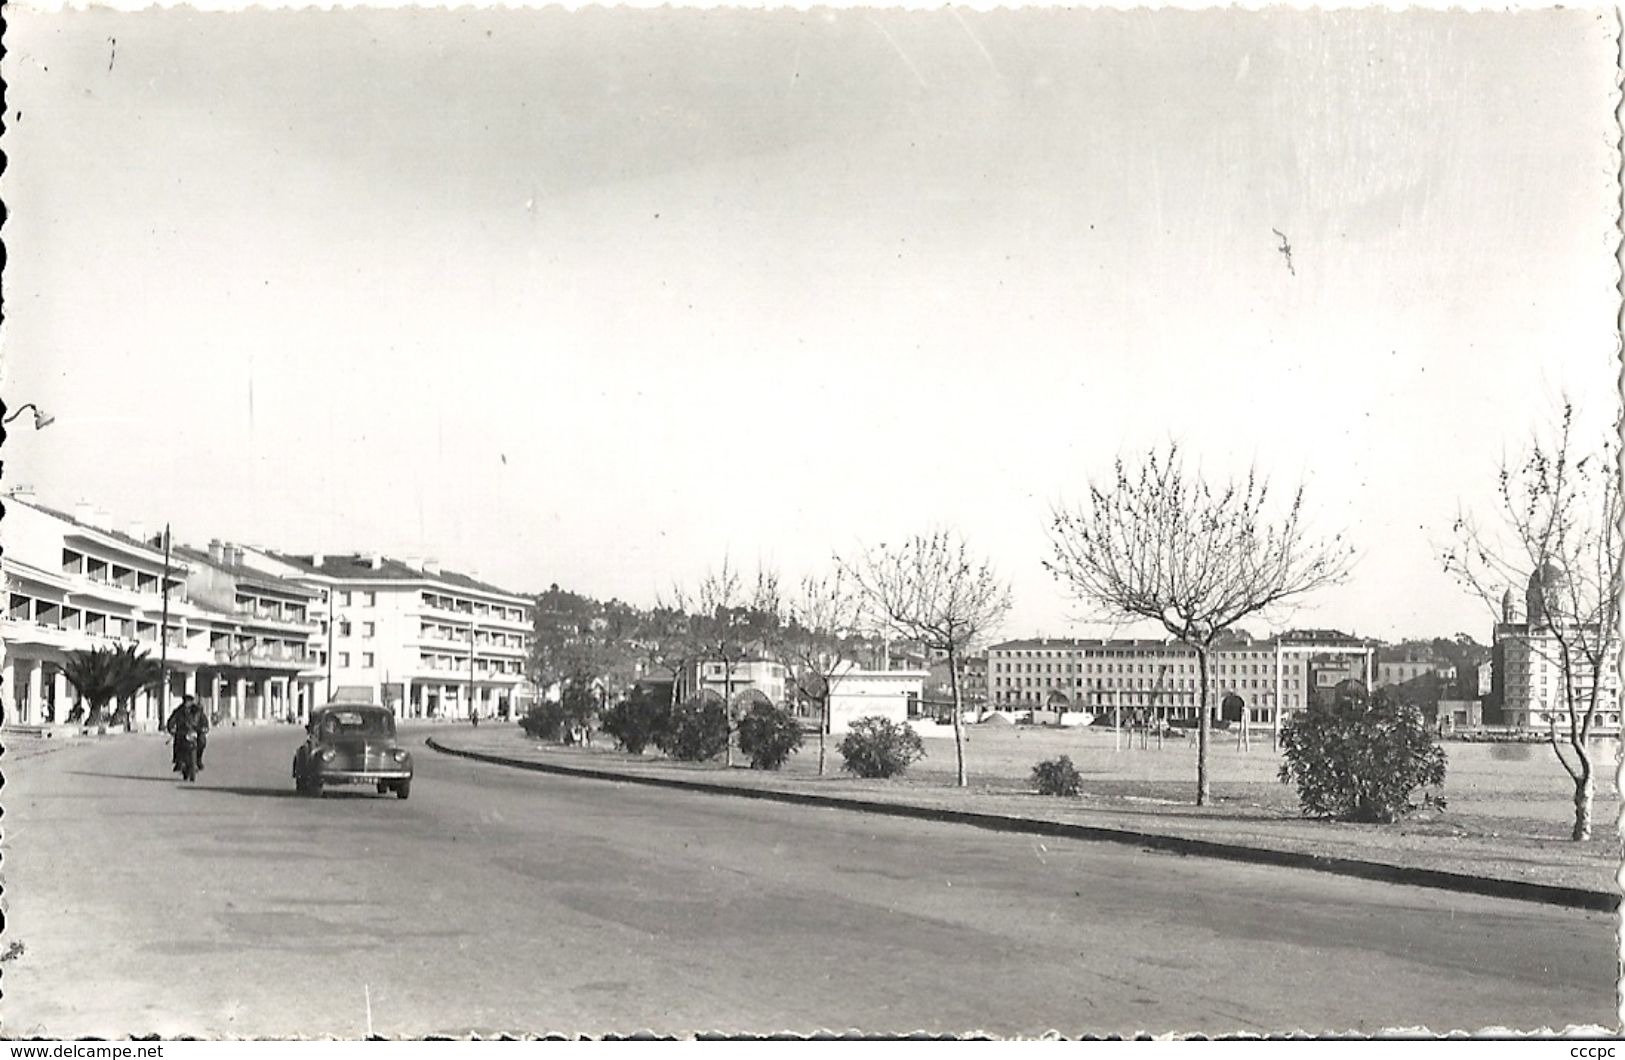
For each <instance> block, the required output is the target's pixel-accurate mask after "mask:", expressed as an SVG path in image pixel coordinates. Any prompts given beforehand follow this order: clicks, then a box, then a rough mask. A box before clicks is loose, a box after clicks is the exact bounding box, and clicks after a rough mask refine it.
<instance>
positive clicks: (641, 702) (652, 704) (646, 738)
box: [598, 688, 671, 755]
mask: <svg viewBox="0 0 1625 1060" xmlns="http://www.w3.org/2000/svg"><path fill="white" fill-rule="evenodd" d="M670 724H671V701H670V700H669V699H668V698H667V697H666V696H665V695H663V694H662V693H660V692H657V691H650V690H648V689H643V688H634V689H633V690H632V691H631V692H630V693H629V694H628V695H627V697H626V698H625V699H623V700H621V701H620V702H619V703H616V704H615V705H614V706H612V707H610V708H609V709H608V710H606V711H604V714H603V717H602V718H601V719H600V720H599V722H598V727H599V728H600V729H602V730H603V731H604V732H607V733H609V735H610V738H611V739H613V740H614V741H615V742H616V743H618V744H620V746H621V749H622V750H624V751H626V752H628V753H630V754H635V755H640V754H642V753H643V751H644V748H646V747H648V746H649V745H650V744H654V745H656V746H658V745H659V744H660V739H661V734H662V733H664V732H665V731H666V728H667V726H669V725H670Z"/></svg>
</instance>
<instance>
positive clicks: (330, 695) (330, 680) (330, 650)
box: [327, 585, 335, 703]
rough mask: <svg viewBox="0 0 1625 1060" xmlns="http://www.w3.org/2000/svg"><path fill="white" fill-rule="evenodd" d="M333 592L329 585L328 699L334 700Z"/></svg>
mask: <svg viewBox="0 0 1625 1060" xmlns="http://www.w3.org/2000/svg"><path fill="white" fill-rule="evenodd" d="M333 593H334V589H333V587H332V586H331V585H329V586H328V587H327V701H328V702H329V703H331V702H333V621H334V617H335V612H334V610H333Z"/></svg>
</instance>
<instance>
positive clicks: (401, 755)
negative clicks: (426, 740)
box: [390, 747, 412, 762]
mask: <svg viewBox="0 0 1625 1060" xmlns="http://www.w3.org/2000/svg"><path fill="white" fill-rule="evenodd" d="M390 754H392V755H394V756H395V761H397V762H405V761H406V760H407V759H409V758H411V757H412V756H411V754H410V753H408V752H407V751H404V750H402V749H401V748H399V747H397V748H395V749H394V750H393V751H391V752H390Z"/></svg>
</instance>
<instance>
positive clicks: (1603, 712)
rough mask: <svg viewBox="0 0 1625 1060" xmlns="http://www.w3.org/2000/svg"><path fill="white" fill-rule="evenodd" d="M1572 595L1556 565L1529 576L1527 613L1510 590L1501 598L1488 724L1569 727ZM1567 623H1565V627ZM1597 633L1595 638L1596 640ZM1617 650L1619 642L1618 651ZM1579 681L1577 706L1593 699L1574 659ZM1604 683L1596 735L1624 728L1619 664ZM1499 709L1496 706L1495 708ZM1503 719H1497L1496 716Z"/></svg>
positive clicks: (1611, 667)
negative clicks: (1566, 659) (1566, 645)
mask: <svg viewBox="0 0 1625 1060" xmlns="http://www.w3.org/2000/svg"><path fill="white" fill-rule="evenodd" d="M1568 591H1569V582H1568V575H1567V573H1565V572H1564V570H1563V569H1562V568H1561V567H1559V566H1557V565H1556V564H1555V563H1551V562H1549V561H1548V562H1545V563H1542V564H1541V565H1540V567H1539V569H1537V570H1536V571H1534V572H1533V573H1531V574H1530V576H1529V580H1528V582H1527V583H1526V584H1525V586H1524V596H1523V599H1524V613H1523V614H1522V615H1520V614H1518V612H1517V599H1516V597H1515V595H1514V592H1513V590H1512V589H1511V588H1508V589H1507V591H1506V593H1505V594H1504V595H1503V596H1502V597H1501V622H1500V623H1499V624H1498V625H1497V626H1496V627H1495V642H1494V655H1493V659H1494V663H1493V666H1494V670H1493V673H1492V691H1491V698H1492V699H1493V700H1494V706H1493V707H1492V706H1491V705H1490V704H1486V709H1485V720H1486V721H1492V723H1493V722H1499V723H1500V724H1503V725H1507V726H1510V727H1512V728H1518V729H1533V730H1535V731H1537V732H1545V731H1547V730H1549V729H1550V728H1551V727H1552V726H1553V725H1556V726H1557V727H1558V729H1559V730H1560V731H1564V730H1567V728H1568V721H1569V719H1568V702H1569V700H1568V696H1567V695H1565V690H1564V685H1563V682H1564V676H1563V659H1562V653H1563V646H1562V642H1563V641H1564V640H1569V641H1570V642H1571V643H1572V637H1560V636H1559V634H1560V633H1565V632H1579V630H1578V629H1570V628H1569V626H1570V625H1572V623H1573V619H1572V617H1570V618H1565V611H1566V606H1565V601H1566V599H1567V594H1568ZM1566 623H1567V625H1566ZM1595 635H1596V634H1595V631H1593V636H1595ZM1613 650H1614V651H1615V652H1617V651H1618V647H1617V644H1616V645H1615V647H1614V649H1613ZM1571 672H1572V673H1573V674H1574V676H1575V679H1576V680H1577V681H1584V682H1585V683H1584V685H1583V687H1577V688H1576V689H1575V692H1576V693H1577V697H1576V702H1584V701H1586V700H1588V699H1589V696H1590V692H1591V685H1590V668H1589V667H1588V666H1585V665H1583V664H1582V663H1581V662H1580V660H1578V659H1576V660H1575V665H1574V666H1573V667H1572V668H1571ZM1603 680H1604V681H1605V682H1606V683H1605V685H1604V687H1603V691H1602V695H1601V697H1600V700H1601V703H1600V705H1599V707H1598V712H1597V716H1596V719H1595V721H1594V722H1593V731H1594V732H1598V731H1600V732H1618V731H1619V727H1620V706H1619V673H1618V667H1617V665H1616V664H1610V665H1609V666H1608V667H1607V672H1606V675H1605V676H1604V678H1603ZM1495 708H1498V710H1497V709H1495ZM1497 714H1498V715H1499V717H1496V716H1495V715H1497Z"/></svg>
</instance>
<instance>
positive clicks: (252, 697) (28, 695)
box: [0, 649, 322, 730]
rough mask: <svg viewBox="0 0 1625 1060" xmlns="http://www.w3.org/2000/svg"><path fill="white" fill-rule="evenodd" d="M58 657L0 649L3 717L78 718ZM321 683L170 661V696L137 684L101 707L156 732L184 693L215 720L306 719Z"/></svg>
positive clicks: (281, 671)
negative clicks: (135, 688) (136, 688)
mask: <svg viewBox="0 0 1625 1060" xmlns="http://www.w3.org/2000/svg"><path fill="white" fill-rule="evenodd" d="M64 662H65V656H64V655H63V654H61V653H56V652H50V651H47V652H29V651H26V650H17V649H13V650H11V651H9V652H7V655H6V661H5V668H4V671H3V674H0V678H3V681H4V684H3V685H0V688H3V690H4V699H3V700H0V705H3V706H4V717H3V719H0V720H3V722H4V723H5V724H11V725H53V724H54V725H63V724H69V723H70V722H72V721H76V720H79V719H81V718H82V717H83V716H84V715H83V713H81V714H78V715H75V713H74V709H75V708H76V707H77V708H80V709H81V711H87V710H88V705H87V704H85V703H83V701H82V700H81V698H80V697H79V695H78V693H77V692H76V691H75V690H74V687H73V685H72V684H71V683H70V682H69V681H68V677H67V674H66V673H65V672H64V671H63V663H64ZM321 685H322V682H321V680H320V678H318V677H317V676H315V675H312V674H308V673H304V674H301V673H299V672H297V671H290V670H289V669H286V668H272V667H253V666H249V667H242V666H229V667H228V666H204V665H195V664H186V663H176V664H174V665H172V666H171V667H170V672H169V695H168V697H167V699H166V697H164V696H163V695H161V693H160V689H157V688H153V689H144V690H142V691H140V692H137V693H136V694H135V695H133V696H130V697H127V698H126V699H124V700H121V701H117V702H114V703H110V704H108V708H107V709H108V713H109V715H112V714H114V713H116V712H118V711H119V710H120V709H122V710H124V711H127V712H128V713H129V715H130V717H131V718H132V719H133V722H134V725H135V727H136V728H140V729H148V730H151V729H156V728H159V727H161V725H162V714H163V711H164V710H165V709H166V706H167V709H169V710H173V709H174V708H175V707H176V706H178V705H179V704H180V702H181V698H182V697H183V696H188V695H192V696H196V697H197V698H198V702H199V703H201V704H202V706H203V709H204V710H206V711H208V713H209V716H210V717H211V718H213V719H214V721H215V724H232V723H238V722H250V723H252V722H268V721H287V720H289V719H295V720H297V719H299V718H302V717H304V716H306V715H307V714H308V713H309V712H310V709H311V707H313V706H316V705H319V702H321V700H319V698H318V697H319V696H320V695H321Z"/></svg>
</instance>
